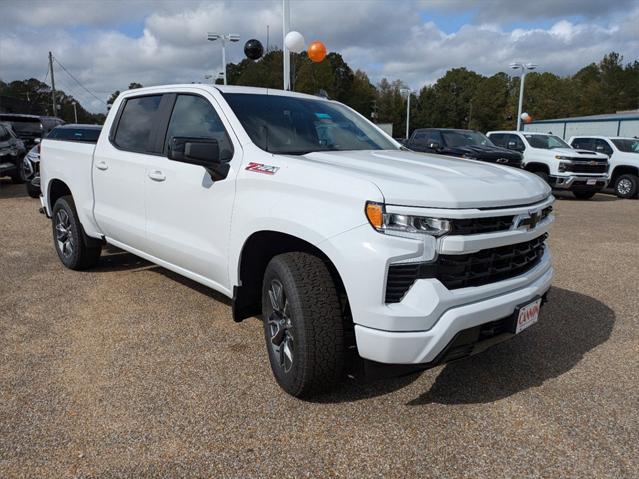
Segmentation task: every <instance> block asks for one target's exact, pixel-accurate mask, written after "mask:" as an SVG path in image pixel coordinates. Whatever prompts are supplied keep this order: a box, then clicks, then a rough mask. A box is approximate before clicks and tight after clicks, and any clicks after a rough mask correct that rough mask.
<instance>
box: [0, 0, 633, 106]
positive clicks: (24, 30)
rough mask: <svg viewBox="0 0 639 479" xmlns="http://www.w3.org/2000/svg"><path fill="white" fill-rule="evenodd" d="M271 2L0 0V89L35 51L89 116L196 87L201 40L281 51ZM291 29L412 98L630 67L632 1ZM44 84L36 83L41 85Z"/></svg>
mask: <svg viewBox="0 0 639 479" xmlns="http://www.w3.org/2000/svg"><path fill="white" fill-rule="evenodd" d="M281 3H282V2H281V1H280V0H252V1H245V0H234V1H222V0H220V1H188V0H187V1H178V0H174V1H165V0H154V1H150V0H139V1H136V0H128V1H121V0H85V1H75V0H68V1H65V0H55V1H34V0H0V12H1V13H0V79H2V80H4V81H11V80H21V79H25V78H30V77H35V78H38V79H40V80H44V79H45V75H46V68H47V52H48V51H49V50H51V51H52V52H53V54H54V56H55V57H56V58H57V59H58V61H59V62H60V63H61V64H62V65H64V66H65V67H66V69H67V70H68V71H69V72H70V73H71V74H72V75H73V76H75V77H76V78H77V79H78V80H79V81H80V82H81V83H82V84H83V85H85V86H86V88H87V89H88V90H90V91H91V92H92V93H93V94H95V96H97V97H98V98H99V99H96V98H95V97H93V96H92V95H91V94H90V93H88V92H87V91H85V90H83V89H82V88H81V87H80V86H79V85H78V84H77V83H76V82H75V81H74V80H73V79H72V78H71V77H70V76H69V75H67V74H66V72H64V71H63V70H62V69H61V68H60V67H59V66H58V65H56V66H55V68H56V86H58V87H59V88H61V89H63V90H64V91H65V92H67V93H69V94H72V95H74V96H75V97H76V98H78V99H79V100H80V101H81V102H82V104H83V105H84V106H85V107H87V108H88V109H90V110H92V111H104V110H105V104H104V101H106V99H107V98H108V97H109V95H110V93H111V92H112V91H114V90H116V89H118V90H122V89H125V88H126V86H127V85H128V84H129V83H130V82H133V81H136V82H140V83H142V84H144V85H154V84H162V83H181V82H189V83H190V82H192V81H206V80H204V75H205V74H208V73H212V72H214V71H217V70H218V69H219V68H220V65H221V51H220V47H219V46H218V45H216V44H214V43H211V42H207V41H206V33H207V32H209V31H225V32H233V33H239V34H240V35H241V37H242V42H240V43H239V44H233V45H231V46H230V47H228V48H227V59H228V61H234V62H237V61H239V60H240V59H241V58H242V57H243V52H242V45H243V42H244V40H247V39H249V38H258V39H259V40H261V41H262V42H263V43H266V28H267V25H270V32H271V35H270V43H271V45H273V46H279V47H281V44H282V24H281V17H282V14H281ZM291 24H292V27H293V28H294V29H296V30H299V31H300V32H301V33H302V34H303V35H304V36H305V38H306V40H307V41H310V40H316V39H318V40H322V41H323V42H324V43H325V44H326V45H327V47H328V48H329V50H332V51H337V52H340V53H341V54H342V55H343V56H344V58H345V60H346V61H347V62H348V63H349V65H350V66H351V67H352V68H353V69H355V68H360V69H363V70H365V71H366V72H367V73H368V74H369V76H370V77H371V79H372V80H373V81H375V82H376V81H379V80H380V79H381V78H382V77H387V78H389V79H396V78H399V79H401V80H403V81H404V82H406V83H408V84H409V85H410V86H411V87H413V88H419V87H421V86H422V85H424V84H426V83H430V82H433V81H434V80H436V79H437V78H438V77H439V76H441V75H442V74H443V73H445V72H446V70H448V69H449V68H452V67H459V66H465V67H467V68H469V69H473V70H475V71H478V72H480V73H483V74H493V73H495V72H498V71H505V69H507V66H508V64H509V63H510V62H512V61H517V60H525V61H531V62H535V63H538V64H539V65H540V66H541V69H542V70H544V71H550V72H554V73H557V74H559V75H566V74H571V73H574V72H576V71H577V70H578V69H579V68H581V67H582V66H584V65H586V64H588V63H590V62H593V61H598V60H599V59H601V57H602V56H603V55H604V54H606V53H607V52H610V51H612V50H614V51H617V52H619V53H621V54H622V55H623V56H624V58H625V60H627V61H630V60H636V59H639V0H291ZM47 81H48V80H47Z"/></svg>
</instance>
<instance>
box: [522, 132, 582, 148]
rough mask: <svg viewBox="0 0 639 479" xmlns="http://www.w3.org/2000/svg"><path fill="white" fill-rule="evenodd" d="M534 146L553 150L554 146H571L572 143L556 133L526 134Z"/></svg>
mask: <svg viewBox="0 0 639 479" xmlns="http://www.w3.org/2000/svg"><path fill="white" fill-rule="evenodd" d="M524 136H525V137H526V140H528V143H529V144H530V146H532V147H533V148H543V149H544V150H552V149H554V148H570V145H569V144H568V143H566V142H565V141H564V140H562V139H561V138H559V137H558V136H555V135H524ZM570 149H572V148H570Z"/></svg>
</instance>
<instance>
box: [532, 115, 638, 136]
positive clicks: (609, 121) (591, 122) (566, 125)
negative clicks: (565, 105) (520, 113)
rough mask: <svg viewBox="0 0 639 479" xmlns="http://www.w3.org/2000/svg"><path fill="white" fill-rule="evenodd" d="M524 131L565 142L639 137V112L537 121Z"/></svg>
mask: <svg viewBox="0 0 639 479" xmlns="http://www.w3.org/2000/svg"><path fill="white" fill-rule="evenodd" d="M524 131H534V132H538V133H552V134H553V135H557V136H561V137H562V138H563V139H565V140H567V139H568V138H570V137H571V136H575V135H602V136H626V137H634V136H637V137H639V110H634V111H627V112H619V113H609V114H606V115H590V116H576V117H574V118H557V119H555V120H536V121H532V122H530V123H528V124H525V125H524Z"/></svg>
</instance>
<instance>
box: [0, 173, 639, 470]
mask: <svg viewBox="0 0 639 479" xmlns="http://www.w3.org/2000/svg"><path fill="white" fill-rule="evenodd" d="M38 207H39V203H38V201H36V200H32V199H30V198H28V197H27V196H26V194H25V191H24V187H23V186H22V185H11V184H9V183H6V182H2V181H1V180H0V225H2V228H1V229H0V355H1V360H0V477H2V478H8V477H38V478H44V477H56V478H59V477H147V476H148V477H150V476H153V477H157V476H162V477H184V476H196V477H307V476H308V477H331V476H339V477H360V476H365V477H412V476H420V477H580V478H582V477H615V478H621V477H624V478H630V477H639V333H638V330H639V313H638V310H639V287H638V282H637V281H638V278H639V201H632V200H617V199H616V198H615V197H613V196H608V195H597V196H596V197H595V198H594V199H593V200H592V201H576V200H573V199H571V198H569V197H565V198H563V199H560V200H559V201H557V204H556V212H557V221H556V225H555V227H554V230H553V232H552V235H551V245H552V248H553V253H554V258H555V260H554V261H555V267H556V271H557V276H556V279H555V283H554V287H553V288H552V290H551V295H550V300H551V301H550V303H549V304H547V305H546V306H545V308H544V309H543V310H542V315H541V319H540V322H539V323H538V324H537V325H535V326H533V327H532V328H531V329H529V330H527V331H526V332H524V333H522V334H521V335H520V336H518V337H516V338H514V339H513V340H511V341H509V342H506V343H503V344H501V345H498V346H496V347H494V348H493V349H491V350H489V351H487V352H485V353H483V354H481V355H478V356H475V357H473V358H470V359H468V360H463V361H460V362H457V363H453V364H448V365H445V366H440V367H438V368H435V369H432V370H429V371H426V372H422V373H420V374H413V375H410V376H406V377H401V378H394V379H389V380H383V381H377V382H368V383H366V382H349V383H345V384H344V385H343V387H342V388H341V389H340V390H339V391H337V392H336V393H334V394H332V395H330V396H326V397H323V398H321V399H320V400H317V401H315V402H303V401H299V400H296V399H293V398H291V397H288V396H287V395H286V394H284V393H283V392H282V391H281V390H280V389H279V388H278V386H277V385H276V384H275V382H274V380H273V378H272V376H271V372H270V369H269V366H268V359H267V356H266V350H265V347H264V342H263V336H262V329H261V324H260V323H259V322H258V321H257V320H248V321H245V322H243V323H241V324H236V323H234V322H233V320H232V319H231V310H230V303H229V301H228V300H226V299H224V298H222V297H221V296H220V295H218V294H216V293H214V292H212V291H210V290H208V289H206V288H204V287H201V286H199V285H198V284H196V283H194V282H192V281H190V280H187V279H184V278H181V277H179V276H176V275H174V274H173V273H171V272H169V271H167V270H164V269H162V268H160V267H157V266H154V265H152V264H149V263H147V262H145V261H143V260H140V259H138V258H136V257H134V256H132V255H130V254H127V253H124V252H121V251H118V250H115V249H110V248H107V249H106V250H105V252H104V253H103V255H104V256H103V258H102V260H101V263H100V266H99V267H98V268H97V269H95V270H92V271H90V272H74V271H69V270H66V269H64V268H63V267H62V265H61V264H60V262H59V261H58V258H57V256H56V254H55V251H54V249H53V246H52V242H51V238H50V236H51V233H50V222H49V221H48V220H47V219H46V218H45V217H44V216H42V215H40V214H38V212H37V209H38Z"/></svg>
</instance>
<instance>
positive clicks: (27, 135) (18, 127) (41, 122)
mask: <svg viewBox="0 0 639 479" xmlns="http://www.w3.org/2000/svg"><path fill="white" fill-rule="evenodd" d="M0 121H4V122H9V123H11V127H12V128H13V131H14V132H15V134H16V135H17V136H18V138H20V139H21V140H22V141H23V142H24V146H25V148H26V149H27V151H28V150H30V149H31V148H33V146H34V145H35V144H36V139H42V138H44V137H45V136H47V134H48V133H49V132H50V131H51V130H53V129H54V128H55V127H56V126H59V125H63V124H64V121H62V120H61V119H60V118H56V117H54V116H39V115H20V114H17V113H0Z"/></svg>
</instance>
